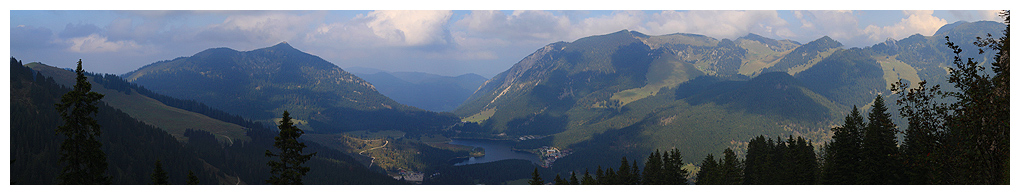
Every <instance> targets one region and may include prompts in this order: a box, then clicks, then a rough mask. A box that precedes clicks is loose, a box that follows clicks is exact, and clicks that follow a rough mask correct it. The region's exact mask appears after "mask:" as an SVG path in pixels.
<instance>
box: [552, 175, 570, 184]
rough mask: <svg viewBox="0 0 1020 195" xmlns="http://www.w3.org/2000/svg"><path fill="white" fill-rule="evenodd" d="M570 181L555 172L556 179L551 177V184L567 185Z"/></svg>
mask: <svg viewBox="0 0 1020 195" xmlns="http://www.w3.org/2000/svg"><path fill="white" fill-rule="evenodd" d="M569 183H570V182H568V181H567V180H565V179H563V178H561V177H560V174H556V179H553V184H556V185H567V184H569Z"/></svg>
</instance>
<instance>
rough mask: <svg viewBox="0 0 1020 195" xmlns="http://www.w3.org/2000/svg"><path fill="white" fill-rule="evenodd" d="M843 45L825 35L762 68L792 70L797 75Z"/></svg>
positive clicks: (772, 70) (770, 70)
mask: <svg viewBox="0 0 1020 195" xmlns="http://www.w3.org/2000/svg"><path fill="white" fill-rule="evenodd" d="M842 46H843V44H841V43H839V42H837V41H836V40H832V38H829V37H828V36H824V37H822V38H819V39H817V40H814V41H811V42H808V43H807V44H804V45H801V46H798V47H797V48H796V49H793V51H791V52H790V53H788V54H786V55H785V56H784V57H783V58H782V59H780V60H779V61H778V62H776V63H775V64H774V65H772V66H771V67H768V68H766V69H764V70H762V72H790V73H791V74H792V75H796V74H797V73H798V72H800V71H803V70H805V69H808V68H811V66H813V65H815V64H817V63H818V62H819V61H820V60H822V59H825V58H826V57H828V56H829V55H832V53H833V52H836V51H838V50H839V48H840V47H842Z"/></svg>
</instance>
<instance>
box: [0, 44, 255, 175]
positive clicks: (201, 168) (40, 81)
mask: <svg viewBox="0 0 1020 195" xmlns="http://www.w3.org/2000/svg"><path fill="white" fill-rule="evenodd" d="M10 90H11V127H10V135H11V159H12V160H13V161H12V162H11V175H10V176H11V181H12V184H13V183H17V184H22V185H44V184H56V183H57V180H56V176H57V175H58V174H59V172H60V169H61V167H62V165H61V164H59V163H58V159H59V158H60V156H59V154H58V151H59V148H60V143H61V142H63V140H64V136H63V135H61V134H56V133H55V129H56V128H57V126H58V125H60V124H61V123H62V120H61V118H60V115H59V114H58V113H57V111H56V110H55V106H54V104H56V103H58V102H59V101H60V97H61V96H62V95H63V94H64V93H67V91H70V89H69V88H67V87H66V86H62V85H61V84H60V83H58V82H57V81H55V79H53V77H47V76H44V75H43V74H41V73H39V72H37V71H34V70H32V69H30V68H28V67H25V66H22V64H21V62H20V61H16V60H15V59H14V58H11V89H10ZM104 99H105V98H104ZM98 107H99V109H98V113H97V114H96V115H95V116H94V117H95V119H96V120H97V122H98V123H99V125H100V126H101V130H102V134H101V135H100V137H99V141H100V142H101V143H102V144H103V145H102V150H103V152H104V153H106V156H107V162H108V163H109V168H108V173H109V176H111V178H112V180H113V184H148V183H149V181H150V180H149V174H151V172H152V169H153V168H152V165H153V164H154V163H155V162H156V160H162V163H163V165H164V167H163V168H164V170H166V171H167V173H168V175H169V177H170V182H171V183H174V184H183V183H184V178H185V175H186V174H187V172H188V171H189V170H191V171H194V172H195V173H196V174H197V176H198V177H199V180H200V181H201V183H202V184H225V182H224V181H227V180H236V177H233V176H230V175H227V174H225V173H224V172H222V171H220V170H219V169H217V168H215V167H212V166H210V165H209V164H208V163H206V162H205V161H204V160H202V159H200V158H199V157H198V156H197V155H195V154H194V151H193V150H190V149H187V148H185V147H183V146H182V145H181V144H180V143H178V142H177V140H175V139H174V137H172V136H170V134H168V133H166V132H164V131H163V130H160V129H158V128H156V127H153V126H150V125H147V124H144V123H141V122H139V121H137V120H135V119H134V118H131V117H129V116H128V114H125V113H123V112H121V111H119V110H117V109H115V108H113V107H110V106H108V105H107V104H105V103H100V104H99V105H98Z"/></svg>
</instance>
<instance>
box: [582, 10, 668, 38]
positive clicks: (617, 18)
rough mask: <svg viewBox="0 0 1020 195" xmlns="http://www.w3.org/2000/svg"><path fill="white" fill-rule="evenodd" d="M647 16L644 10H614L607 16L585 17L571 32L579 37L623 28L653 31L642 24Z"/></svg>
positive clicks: (645, 31)
mask: <svg viewBox="0 0 1020 195" xmlns="http://www.w3.org/2000/svg"><path fill="white" fill-rule="evenodd" d="M645 18H646V16H645V13H644V12H642V11H621V12H613V13H612V14H611V15H606V16H600V17H593V18H585V19H584V20H583V21H579V22H578V24H577V25H576V26H575V27H574V29H576V30H574V31H573V32H571V38H572V39H578V38H582V37H587V36H592V35H601V34H608V33H613V32H616V31H620V30H623V29H627V30H633V31H638V32H642V33H651V32H648V29H647V28H645V27H644V26H643V25H642V21H644V20H645ZM652 34H658V33H652Z"/></svg>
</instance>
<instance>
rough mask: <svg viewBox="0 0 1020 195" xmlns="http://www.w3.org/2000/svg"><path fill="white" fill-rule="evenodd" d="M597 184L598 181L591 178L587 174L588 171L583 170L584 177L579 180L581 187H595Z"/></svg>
mask: <svg viewBox="0 0 1020 195" xmlns="http://www.w3.org/2000/svg"><path fill="white" fill-rule="evenodd" d="M599 171H601V170H599ZM597 184H598V181H596V180H595V178H592V177H591V174H588V169H584V177H582V178H581V185H597Z"/></svg>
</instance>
